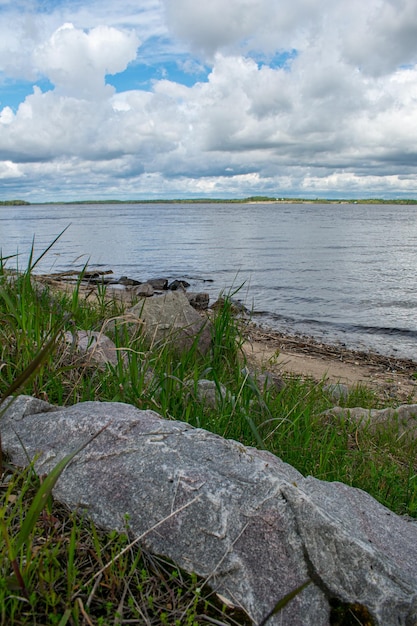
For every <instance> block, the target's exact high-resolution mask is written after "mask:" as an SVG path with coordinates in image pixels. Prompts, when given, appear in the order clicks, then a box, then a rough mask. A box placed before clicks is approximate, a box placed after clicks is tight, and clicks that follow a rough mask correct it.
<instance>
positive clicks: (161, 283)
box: [146, 278, 168, 291]
mask: <svg viewBox="0 0 417 626" xmlns="http://www.w3.org/2000/svg"><path fill="white" fill-rule="evenodd" d="M146 282H147V283H148V284H149V285H152V287H153V288H154V289H155V291H166V290H167V289H168V280H167V279H166V278H149V280H147V281H146Z"/></svg>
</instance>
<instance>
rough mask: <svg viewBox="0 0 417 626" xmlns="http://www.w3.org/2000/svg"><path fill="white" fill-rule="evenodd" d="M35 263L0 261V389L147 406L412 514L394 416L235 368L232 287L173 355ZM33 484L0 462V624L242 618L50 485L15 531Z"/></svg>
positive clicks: (412, 485) (405, 455)
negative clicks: (209, 388) (357, 421)
mask: <svg viewBox="0 0 417 626" xmlns="http://www.w3.org/2000/svg"><path fill="white" fill-rule="evenodd" d="M35 264H36V261H35V262H32V260H31V262H30V264H29V266H28V268H27V270H26V271H23V272H21V273H18V274H17V273H10V272H8V271H7V270H6V267H5V263H4V262H2V263H1V264H0V350H1V353H0V397H1V396H4V395H6V394H7V393H9V392H10V389H11V388H12V389H13V385H14V389H15V388H16V387H17V384H16V381H18V384H19V386H20V389H19V391H20V392H21V393H26V394H29V395H33V396H36V397H38V398H41V399H43V400H47V401H49V402H51V403H54V404H59V405H71V404H73V403H76V402H80V401H85V400H102V401H120V402H127V403H130V404H132V405H134V406H137V407H138V408H141V409H152V410H155V411H157V412H159V413H160V414H161V415H163V416H165V417H167V418H169V419H177V420H182V421H185V422H188V423H189V424H192V425H194V426H198V427H202V428H206V429H207V430H210V431H212V432H215V433H218V434H220V435H222V436H225V437H228V438H233V439H235V440H237V441H240V442H241V443H242V444H244V445H251V446H256V447H262V448H265V449H267V450H269V451H271V452H273V453H274V454H277V455H278V456H280V457H281V458H282V459H283V460H285V461H287V462H288V463H290V464H291V465H293V466H294V467H296V468H297V469H298V470H299V471H301V472H302V473H303V474H305V475H306V474H310V475H313V476H315V477H317V478H320V479H323V480H330V481H333V480H339V481H342V482H345V483H347V484H349V485H353V486H356V487H360V488H362V489H364V490H366V491H367V492H369V493H370V494H371V495H373V496H374V497H375V498H376V499H377V500H379V501H380V502H382V503H383V504H385V505H386V506H388V507H389V508H390V509H392V510H393V511H395V512H397V513H399V514H408V515H411V516H413V517H417V463H416V459H415V444H414V443H413V442H412V441H408V440H406V439H404V438H399V437H398V433H396V431H395V428H394V427H393V428H392V430H391V431H386V430H385V431H381V432H379V433H371V432H369V431H367V430H366V429H364V430H358V429H357V428H356V427H355V426H353V425H352V424H350V423H348V422H346V423H339V424H337V425H335V424H330V423H328V422H327V421H326V420H324V419H323V417H322V416H321V413H322V412H323V411H324V410H325V409H328V408H330V407H331V406H332V404H333V403H332V401H331V399H330V397H329V396H328V395H327V394H326V392H325V390H324V385H323V384H321V383H316V382H313V381H305V380H301V379H299V378H297V377H288V378H287V380H286V386H285V387H284V388H283V389H281V390H280V391H277V390H274V389H271V388H264V387H263V386H262V385H258V384H257V382H256V378H255V379H254V378H253V377H252V376H251V375H249V373H248V371H247V369H245V368H244V365H245V363H244V359H243V356H242V351H241V346H242V342H243V330H242V327H241V325H240V323H239V322H238V321H237V320H236V319H235V317H234V315H233V310H232V305H231V301H230V298H225V300H224V306H223V307H221V308H220V309H219V310H217V311H216V313H215V314H214V316H213V319H212V321H213V349H212V352H211V354H209V355H208V356H207V357H206V358H203V357H201V355H199V354H198V352H197V350H196V349H191V350H190V351H188V352H187V354H186V355H185V356H184V357H183V358H182V359H180V360H178V359H176V358H175V357H174V356H173V354H172V353H171V352H170V349H169V346H164V347H162V348H160V349H158V351H155V350H148V349H147V346H146V344H145V342H144V338H143V336H142V334H141V326H140V325H138V324H133V323H132V321H131V320H129V318H128V317H127V316H126V312H125V311H124V309H123V306H122V305H121V304H120V303H117V302H115V301H112V300H109V299H108V298H107V297H106V293H105V290H104V289H100V290H99V294H98V295H99V297H98V299H97V301H96V302H95V303H89V302H86V301H83V300H82V299H81V298H80V297H79V289H78V286H76V288H75V290H74V293H73V294H72V295H71V294H70V295H68V294H65V293H60V292H54V293H52V292H51V291H49V290H48V288H42V289H40V288H39V285H38V284H37V283H36V281H34V280H33V278H32V269H33V267H34V265H35ZM76 329H89V330H95V331H99V332H105V333H106V334H107V335H109V336H111V338H112V339H113V340H114V341H115V343H116V346H117V347H118V348H119V349H120V350H119V358H118V362H117V364H116V365H114V366H107V367H103V368H97V367H96V366H93V367H92V366H90V365H89V364H88V362H85V360H83V359H82V358H80V356H79V355H78V354H77V353H75V352H74V351H72V350H71V349H70V348H69V347H68V345H67V344H66V343H65V342H64V341H63V340H62V333H63V332H64V331H69V332H75V330H76ZM48 342H49V344H48ZM45 345H47V346H48V349H47V350H45V349H44V348H45ZM53 346H54V347H53ZM40 355H41V356H40ZM36 359H37V361H36ZM34 360H35V362H36V368H35V367H33V363H34ZM25 372H26V374H27V373H28V372H29V374H30V378H29V379H27V380H26V378H27V376H26V374H24V373H25ZM22 375H23V377H22ZM201 378H206V379H207V378H208V379H210V380H212V381H214V383H215V384H216V386H217V388H218V389H219V390H220V386H221V385H224V386H225V387H226V388H227V390H228V393H227V395H226V396H225V397H221V396H219V401H218V403H217V405H216V406H215V407H212V406H210V405H209V404H208V403H206V404H204V403H202V402H201V401H200V400H198V398H197V393H196V390H197V381H198V380H199V379H201ZM359 400H360V404H361V406H365V407H368V408H373V407H376V406H377V404H378V400H377V398H376V397H375V396H374V395H373V394H372V393H371V392H370V391H368V390H366V389H364V388H358V389H357V390H355V391H354V392H352V393H351V394H350V395H349V396H348V398H347V399H346V400H345V405H346V406H348V407H349V406H357V404H358V402H359ZM0 432H1V419H0ZM41 488H42V487H41V482H40V479H39V478H37V477H36V476H35V475H34V472H33V471H32V469H31V467H29V468H27V469H25V470H21V469H19V468H15V467H12V466H10V465H7V464H6V463H5V464H4V468H3V472H2V476H1V483H0V522H1V529H2V536H3V539H4V541H3V542H2V544H1V545H0V624H1V625H3V624H7V625H9V624H11V625H16V626H18V625H21V624H58V625H60V626H61V625H62V626H63V625H65V624H71V625H78V624H88V625H90V624H93V625H94V626H96V625H97V626H98V625H101V624H103V625H107V624H127V623H129V624H135V623H137V624H167V625H168V624H169V625H170V626H171V625H174V626H175V625H176V624H178V625H180V624H181V625H182V624H186V625H187V624H188V625H189V626H194V625H195V624H209V623H211V624H245V623H248V624H249V621H248V620H247V619H246V618H245V616H244V615H243V614H237V613H234V612H233V611H231V610H230V609H228V608H227V607H225V606H222V605H221V603H220V602H219V600H218V599H216V597H215V596H214V595H213V594H212V593H211V592H210V589H209V588H208V587H207V586H206V585H204V581H199V580H197V579H196V578H195V577H192V576H191V577H190V576H187V575H185V574H184V572H181V571H180V570H179V569H178V568H177V567H176V566H175V564H172V563H167V562H165V561H163V560H160V559H156V558H155V557H151V556H150V555H148V554H146V553H144V552H143V551H142V550H141V549H140V548H139V547H135V548H131V549H128V550H127V551H126V552H123V550H124V549H125V548H126V546H127V545H128V542H129V537H128V532H126V535H119V534H116V533H110V534H109V533H105V532H103V531H101V530H99V529H97V528H95V527H94V526H93V525H92V523H91V522H90V521H88V520H86V519H83V518H81V517H79V516H78V515H77V514H76V513H71V512H69V511H67V510H65V509H64V508H63V507H62V506H61V505H59V504H58V503H56V502H53V501H52V499H51V498H50V497H48V498H46V499H45V502H44V506H43V507H42V511H41V512H40V511H38V514H37V515H36V519H33V524H32V525H31V527H30V528H29V529H28V532H27V536H26V537H25V541H17V538H18V537H19V532H20V530H21V528H22V525H23V524H24V523H25V522H24V520H25V519H26V518H27V517H28V515H29V513H30V507H31V504H32V503H33V502H34V501H35V499H36V495H37V494H38V493H39V490H40V489H41ZM13 542H14V543H13ZM16 542H17V543H16ZM13 546H14V548H13ZM117 555H120V556H119V558H117V559H116V560H115V561H114V562H113V559H114V557H115V556H117ZM14 559H15V560H16V562H18V563H19V573H20V575H21V577H22V580H23V586H22V581H19V580H18V575H16V571H15V568H14V567H13V563H14ZM106 565H107V567H106ZM99 572H101V573H99ZM98 573H99V574H98ZM341 623H342V622H341ZM346 623H347V622H346Z"/></svg>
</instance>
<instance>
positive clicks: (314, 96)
mask: <svg viewBox="0 0 417 626" xmlns="http://www.w3.org/2000/svg"><path fill="white" fill-rule="evenodd" d="M416 64H417V12H416V11H415V4H414V0H368V2H367V3H366V5H365V3H363V1H362V0H349V1H347V0H343V1H342V2H339V3H334V1H333V0H318V1H317V2H315V3H311V1H310V0H279V1H278V0H275V1H274V2H272V3H271V0H228V3H227V4H225V3H224V0H211V1H210V3H204V4H201V3H196V2H195V0H135V1H133V0H119V1H118V2H117V3H114V2H113V1H111V2H110V0H86V1H84V2H78V1H77V0H74V1H61V2H50V1H48V0H43V1H38V2H37V1H36V0H22V1H20V2H19V0H18V1H14V2H9V1H8V0H0V199H11V198H15V197H21V198H23V199H26V200H29V201H33V202H35V201H44V200H47V201H50V200H67V199H74V198H80V199H88V198H91V199H93V198H96V199H105V198H120V199H130V198H132V199H135V198H137V199H140V198H155V197H160V198H169V197H171V198H174V197H175V198H178V197H184V198H185V197H204V196H206V197H246V196H249V195H260V194H261V195H271V196H276V197H282V196H294V197H318V196H320V197H387V198H389V197H417V176H416V174H417V169H416V168H417V148H416V146H417V65H416Z"/></svg>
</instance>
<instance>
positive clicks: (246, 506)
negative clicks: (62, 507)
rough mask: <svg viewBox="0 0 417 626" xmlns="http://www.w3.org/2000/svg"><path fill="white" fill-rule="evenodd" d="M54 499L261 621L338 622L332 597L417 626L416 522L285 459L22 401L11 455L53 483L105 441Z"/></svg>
mask: <svg viewBox="0 0 417 626" xmlns="http://www.w3.org/2000/svg"><path fill="white" fill-rule="evenodd" d="M103 426H107V428H106V429H105V430H104V431H103V432H102V433H101V434H100V435H99V436H98V437H97V438H96V439H95V440H94V441H92V442H91V443H90V444H89V445H88V446H87V447H86V448H85V449H84V450H83V451H82V452H81V453H80V454H79V455H78V456H77V457H76V458H75V459H74V461H73V462H72V463H71V464H70V465H69V466H68V467H67V468H66V470H65V472H64V473H63V475H62V476H61V478H60V479H59V481H58V483H57V485H56V488H55V491H54V496H55V498H56V499H57V500H59V501H61V502H63V503H65V504H67V505H69V506H70V507H72V508H78V509H85V510H86V512H87V513H88V515H89V516H91V518H93V520H94V521H95V523H96V524H98V525H100V526H102V527H105V528H108V529H118V530H124V529H125V516H126V514H128V516H129V525H130V530H131V533H132V534H133V535H134V536H136V537H139V536H142V535H143V538H142V543H143V544H144V545H145V546H146V547H147V548H148V549H149V550H151V551H153V552H154V553H157V554H161V555H165V556H166V557H169V558H170V559H172V560H173V561H175V562H176V563H177V564H178V565H179V566H180V567H183V568H184V569H186V570H188V571H193V572H195V573H197V574H198V575H201V576H204V577H208V578H209V581H208V584H209V585H210V586H211V587H212V588H213V589H215V590H216V591H218V592H219V593H220V594H222V595H223V596H225V597H227V598H228V599H230V600H231V601H232V602H233V603H234V604H236V605H237V606H241V607H242V608H244V609H245V610H246V612H247V613H248V614H249V616H250V617H251V618H252V619H253V621H254V622H255V623H256V622H259V621H260V620H261V619H262V618H263V617H264V616H265V615H266V614H267V613H268V612H269V611H270V610H271V609H272V607H273V606H274V605H275V603H276V602H277V601H278V600H279V599H280V598H282V597H283V596H284V595H285V594H287V593H289V592H290V591H292V590H293V589H295V588H296V587H298V586H299V585H301V584H302V583H304V582H305V581H306V580H308V579H311V580H312V584H310V585H309V586H308V587H306V588H305V589H304V590H303V591H302V593H300V594H299V595H298V596H296V597H295V598H294V600H292V601H291V602H290V603H289V604H288V605H287V606H286V607H285V608H284V609H283V610H282V611H281V612H280V613H279V614H277V615H276V616H274V617H273V618H271V620H270V621H269V622H268V624H271V625H273V624H276V625H278V624H285V625H287V626H293V625H294V626H296V625H297V626H298V625H299V626H309V625H311V626H321V625H323V626H324V625H328V624H329V623H330V621H329V620H330V600H331V599H333V598H336V599H338V600H340V601H342V602H347V603H359V604H361V605H363V606H365V607H366V608H367V610H368V611H369V613H370V615H371V616H372V619H373V621H374V623H375V624H380V625H381V626H382V625H383V626H390V625H391V624H392V625H394V624H395V625H402V624H404V625H406V626H409V625H410V626H411V625H412V624H417V565H416V564H417V524H416V523H415V522H413V521H410V520H407V519H406V518H402V517H400V516H398V515H395V514H394V513H392V512H391V511H389V510H388V509H386V508H385V507H383V506H382V505H380V504H379V503H378V502H377V501H376V500H374V499H373V498H372V497H371V496H369V495H368V494H366V493H365V492H363V491H361V490H358V489H354V488H352V487H348V486H346V485H344V484H341V483H327V482H323V481H319V480H317V479H314V478H312V477H307V478H304V477H303V476H302V475H301V474H300V473H299V472H298V471H297V470H296V469H294V468H293V467H291V466H290V465H288V464H286V463H284V462H283V461H281V460H280V459H279V458H277V457H276V456H274V455H272V454H270V453H268V452H265V451H261V450H256V449H254V448H248V447H245V446H242V445H241V444H239V443H237V442H236V441H232V440H226V439H223V438H222V437H220V436H218V435H214V434H212V433H209V432H207V431H205V430H201V429H197V428H193V427H191V426H189V425H188V424H185V423H183V422H176V421H168V420H165V419H162V418H161V417H160V416H159V415H158V414H157V413H154V412H153V411H141V410H139V409H136V408H135V407H132V406H130V405H127V404H122V403H107V402H84V403H80V404H77V405H74V406H71V407H66V408H59V407H53V406H51V405H49V404H47V403H45V402H41V401H40V400H36V399H34V398H31V397H28V396H19V397H18V398H17V399H16V400H15V401H14V402H13V403H12V404H11V405H10V406H9V408H8V409H7V411H6V413H5V415H4V416H3V419H2V424H1V428H2V440H3V448H4V451H5V452H6V453H7V454H8V455H9V456H10V457H11V460H12V462H14V463H15V464H18V465H26V464H27V456H26V453H25V451H24V450H23V448H22V444H21V443H20V441H19V438H20V439H21V441H22V443H23V445H24V447H25V449H26V452H27V453H28V455H29V457H30V458H33V457H35V456H37V461H36V464H35V467H36V469H37V471H38V472H39V473H46V472H48V471H50V470H51V469H52V467H53V466H54V465H55V464H56V463H57V462H58V461H59V460H60V459H61V458H63V457H64V456H65V455H66V454H68V453H69V452H71V451H73V450H74V449H75V448H77V447H78V446H79V445H80V444H82V443H83V442H85V441H86V440H88V439H89V438H90V437H91V436H92V435H94V434H95V433H97V432H98V431H99V430H100V429H101V428H102V427H103Z"/></svg>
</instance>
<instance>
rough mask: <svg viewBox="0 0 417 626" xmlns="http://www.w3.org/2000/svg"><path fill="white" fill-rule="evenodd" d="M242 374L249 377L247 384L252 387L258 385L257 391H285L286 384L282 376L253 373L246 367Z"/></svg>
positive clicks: (269, 373) (268, 373) (266, 372)
mask: <svg viewBox="0 0 417 626" xmlns="http://www.w3.org/2000/svg"><path fill="white" fill-rule="evenodd" d="M242 374H243V375H244V376H246V377H247V382H248V383H249V384H252V385H256V387H257V389H259V391H260V392H261V393H262V392H263V391H277V392H279V391H282V390H283V389H285V387H286V384H285V381H284V379H283V378H281V376H277V375H276V374H273V373H272V372H268V371H265V372H256V371H251V370H250V369H249V368H247V367H244V368H243V369H242Z"/></svg>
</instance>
